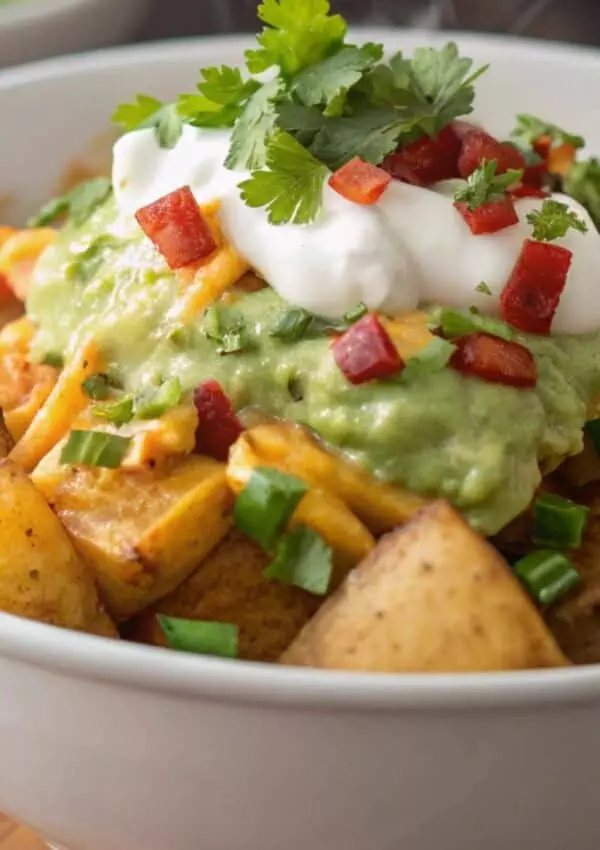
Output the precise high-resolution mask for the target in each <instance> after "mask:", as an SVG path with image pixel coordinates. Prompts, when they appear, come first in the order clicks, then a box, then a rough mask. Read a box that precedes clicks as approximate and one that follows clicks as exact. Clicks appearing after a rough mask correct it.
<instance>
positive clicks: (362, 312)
mask: <svg viewBox="0 0 600 850" xmlns="http://www.w3.org/2000/svg"><path fill="white" fill-rule="evenodd" d="M368 312H369V308H368V307H367V305H366V304H363V302H362V301H361V302H360V303H358V304H357V305H356V307H354V308H353V309H352V310H348V312H347V313H344V321H345V322H346V324H348V325H354V324H356V322H358V320H359V319H362V317H363V316H366V315H367V313H368Z"/></svg>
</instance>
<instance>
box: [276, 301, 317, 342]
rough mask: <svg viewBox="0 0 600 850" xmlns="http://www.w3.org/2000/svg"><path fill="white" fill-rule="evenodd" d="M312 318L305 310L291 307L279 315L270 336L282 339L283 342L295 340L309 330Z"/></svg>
mask: <svg viewBox="0 0 600 850" xmlns="http://www.w3.org/2000/svg"><path fill="white" fill-rule="evenodd" d="M313 319H314V316H313V315H312V313H309V312H308V311H307V310H303V309H302V308H301V307H292V309H291V310H288V311H287V313H285V314H284V315H283V316H282V317H281V319H280V320H279V322H278V323H277V325H276V326H275V328H274V329H273V330H272V331H271V336H274V337H276V338H277V339H282V340H284V342H296V341H297V340H299V339H302V337H304V336H306V334H307V333H308V332H309V329H310V326H311V325H312V322H313Z"/></svg>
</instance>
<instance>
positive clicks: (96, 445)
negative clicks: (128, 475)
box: [60, 431, 130, 469]
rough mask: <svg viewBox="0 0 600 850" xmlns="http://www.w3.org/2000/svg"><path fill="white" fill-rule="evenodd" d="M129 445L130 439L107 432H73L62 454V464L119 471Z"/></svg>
mask: <svg viewBox="0 0 600 850" xmlns="http://www.w3.org/2000/svg"><path fill="white" fill-rule="evenodd" d="M129 443H130V439H129V437H119V436H118V435H117V434H108V433H106V432H105V431H71V433H70V434H69V438H68V440H67V442H66V443H65V445H64V446H63V450H62V452H61V454H60V463H61V464H65V463H69V464H73V465H82V466H102V467H105V468H106V469H117V468H118V467H119V466H121V461H122V460H123V458H124V456H125V452H126V451H127V447H128V445H129Z"/></svg>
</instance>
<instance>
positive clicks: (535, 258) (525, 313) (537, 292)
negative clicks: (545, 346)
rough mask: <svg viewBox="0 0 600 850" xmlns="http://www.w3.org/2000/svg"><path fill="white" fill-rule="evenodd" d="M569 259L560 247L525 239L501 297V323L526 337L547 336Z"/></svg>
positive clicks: (569, 256) (565, 278)
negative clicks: (530, 334)
mask: <svg viewBox="0 0 600 850" xmlns="http://www.w3.org/2000/svg"><path fill="white" fill-rule="evenodd" d="M572 258H573V255H572V253H571V251H569V250H568V249H567V248H562V247H561V246H560V245H550V244H549V243H548V242H535V241H534V240H532V239H526V240H525V242H524V243H523V247H522V249H521V253H520V254H519V257H518V259H517V262H516V264H515V267H514V269H513V270H512V273H511V275H510V278H509V279H508V283H507V284H506V286H505V287H504V289H503V290H502V294H501V295H500V309H501V313H502V318H503V319H504V321H505V322H507V323H508V324H509V325H512V326H513V327H514V328H518V330H520V331H524V332H525V333H533V334H546V335H547V334H549V333H550V328H551V326H552V319H553V318H554V314H555V313H556V309H557V307H558V303H559V301H560V296H561V295H562V292H563V289H564V288H565V284H566V282H567V275H568V273H569V268H570V266H571V260H572Z"/></svg>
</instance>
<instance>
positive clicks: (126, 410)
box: [93, 395, 133, 426]
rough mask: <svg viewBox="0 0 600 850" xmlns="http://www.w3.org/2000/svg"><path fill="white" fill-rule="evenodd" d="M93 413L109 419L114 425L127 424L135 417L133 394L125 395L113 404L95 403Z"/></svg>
mask: <svg viewBox="0 0 600 850" xmlns="http://www.w3.org/2000/svg"><path fill="white" fill-rule="evenodd" d="M93 413H94V416H98V417H99V418H101V419H107V420H108V421H109V422H112V423H113V425H117V426H121V425H126V424H127V423H128V422H131V420H132V419H133V396H130V395H126V396H123V398H122V399H119V401H115V402H113V404H95V405H94V407H93Z"/></svg>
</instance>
